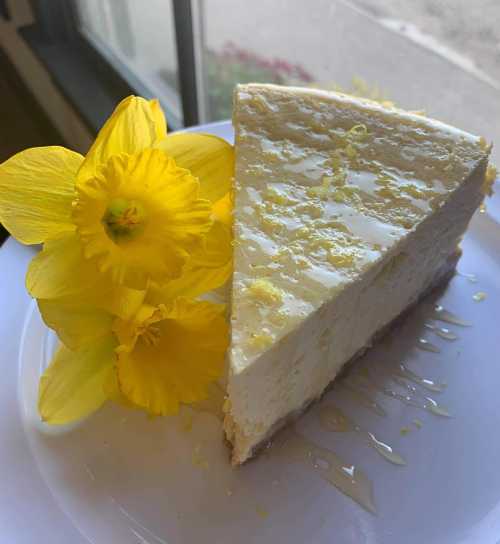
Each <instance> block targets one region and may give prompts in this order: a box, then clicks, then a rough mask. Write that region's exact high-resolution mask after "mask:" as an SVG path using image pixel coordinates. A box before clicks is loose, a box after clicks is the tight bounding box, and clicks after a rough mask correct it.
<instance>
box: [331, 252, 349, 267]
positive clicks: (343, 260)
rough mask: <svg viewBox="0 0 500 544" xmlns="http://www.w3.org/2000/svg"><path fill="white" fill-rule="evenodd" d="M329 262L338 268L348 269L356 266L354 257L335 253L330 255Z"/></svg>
mask: <svg viewBox="0 0 500 544" xmlns="http://www.w3.org/2000/svg"><path fill="white" fill-rule="evenodd" d="M327 260H328V262H329V263H330V264H333V266H335V267H338V268H348V267H350V266H353V264H354V256H353V255H342V254H341V255H339V254H336V253H333V252H330V253H329V254H328V256H327Z"/></svg>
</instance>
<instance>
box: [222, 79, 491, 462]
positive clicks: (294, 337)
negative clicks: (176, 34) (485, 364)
mask: <svg viewBox="0 0 500 544" xmlns="http://www.w3.org/2000/svg"><path fill="white" fill-rule="evenodd" d="M233 124H234V128H235V150H236V169H235V187H234V190H235V194H234V200H235V202H234V276H233V280H232V294H231V316H232V317H231V329H232V332H231V335H232V340H231V346H230V351H229V368H228V383H227V401H226V403H225V420H224V427H225V432H226V436H227V439H228V440H229V442H230V443H231V444H232V446H233V454H232V458H233V463H234V464H240V463H242V462H244V461H245V460H247V459H248V458H249V457H251V456H252V454H253V452H255V451H256V449H257V448H258V446H259V445H261V444H263V443H265V442H266V441H267V440H268V439H269V438H270V437H271V436H272V434H273V433H274V432H275V431H276V430H277V429H278V428H279V427H281V426H282V425H284V424H285V423H286V422H287V421H289V420H290V419H291V418H293V417H295V416H296V415H297V414H300V413H301V411H302V410H303V409H304V408H305V407H306V406H307V405H308V404H309V403H310V402H312V401H314V400H315V399H317V398H319V397H320V396H321V394H322V393H323V392H324V390H325V388H326V387H327V386H328V385H329V384H330V383H331V382H332V380H334V378H335V377H336V376H337V375H338V373H339V371H340V370H341V369H342V367H343V365H344V364H345V363H347V362H348V361H350V360H351V359H353V358H354V357H356V356H357V355H359V354H360V353H362V352H363V351H364V350H365V349H366V348H367V347H368V346H370V344H371V343H372V341H373V339H374V337H375V336H376V335H377V334H378V333H379V332H380V331H382V330H384V329H385V328H387V327H388V326H389V325H390V323H391V322H393V321H394V320H395V318H397V317H398V316H399V315H400V314H402V313H403V312H404V311H405V309H407V308H408V307H409V306H410V305H412V304H414V303H415V302H416V301H417V300H418V299H419V298H421V297H422V296H423V295H424V294H425V293H426V292H427V291H428V290H429V289H431V288H432V286H434V285H436V284H438V283H439V282H442V281H444V280H445V279H446V278H448V277H449V276H450V274H451V273H452V271H453V269H454V267H455V264H456V261H457V258H458V253H457V246H458V243H459V241H460V238H461V236H462V235H463V233H464V231H465V229H466V228H467V225H468V223H469V221H470V219H471V217H472V214H473V213H474V211H475V210H476V209H477V208H478V206H479V205H480V203H481V202H482V200H483V198H484V194H485V192H487V191H488V187H487V181H486V178H485V172H486V168H487V162H488V155H489V151H490V150H489V147H488V146H487V145H486V143H485V142H484V140H483V139H482V138H478V137H476V136H472V135H470V134H468V133H466V132H463V131H461V130H458V129H455V128H453V127H451V126H448V125H445V124H443V123H440V122H438V121H435V120H432V119H429V118H426V117H423V116H421V115H417V114H414V113H409V112H405V111H402V110H399V109H396V108H387V107H384V106H382V105H380V104H377V103H375V102H372V101H369V100H364V99H359V98H354V97H351V96H348V95H342V94H337V93H332V92H325V91H320V90H311V89H300V88H290V87H288V88H287V87H279V86H274V85H259V84H250V85H240V86H238V87H237V88H236V90H235V95H234V110H233Z"/></svg>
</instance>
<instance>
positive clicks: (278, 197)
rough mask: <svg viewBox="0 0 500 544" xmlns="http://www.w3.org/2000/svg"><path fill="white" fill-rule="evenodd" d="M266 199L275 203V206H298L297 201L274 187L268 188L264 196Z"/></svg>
mask: <svg viewBox="0 0 500 544" xmlns="http://www.w3.org/2000/svg"><path fill="white" fill-rule="evenodd" d="M264 199H265V200H267V201H269V202H273V203H274V204H279V205H281V206H288V205H291V204H297V201H296V200H294V199H291V198H289V197H288V196H286V195H284V194H283V193H281V192H279V191H278V190H277V189H275V188H274V187H268V188H267V189H266V192H265V194H264Z"/></svg>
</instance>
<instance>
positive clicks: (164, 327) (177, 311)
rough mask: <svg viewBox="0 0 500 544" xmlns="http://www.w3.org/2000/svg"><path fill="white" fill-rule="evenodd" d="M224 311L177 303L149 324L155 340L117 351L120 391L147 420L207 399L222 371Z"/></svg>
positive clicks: (140, 341) (225, 329) (202, 304)
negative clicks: (149, 417) (151, 325)
mask: <svg viewBox="0 0 500 544" xmlns="http://www.w3.org/2000/svg"><path fill="white" fill-rule="evenodd" d="M223 312H224V306H223V305H218V304H212V303H209V302H196V301H192V300H189V299H177V300H176V301H175V302H174V304H172V305H170V306H169V307H168V308H164V311H163V314H162V317H161V320H159V321H158V322H156V323H154V326H155V330H156V332H155V334H157V335H158V336H157V338H158V341H157V342H156V341H155V342H151V341H148V342H146V341H144V340H143V339H142V337H140V338H139V339H138V340H137V342H136V344H135V347H134V349H132V350H122V351H120V350H117V353H118V360H117V374H118V381H119V385H120V389H121V391H122V393H123V394H124V395H125V396H126V397H127V398H128V399H130V401H131V402H132V403H133V404H135V405H137V406H141V407H143V408H144V409H146V410H147V411H148V412H149V413H151V414H153V415H167V414H174V413H176V412H177V411H178V409H179V405H180V404H181V403H182V404H192V403H195V402H198V401H200V400H202V399H204V398H206V396H207V390H208V387H209V385H210V384H211V383H213V382H214V381H216V380H217V379H218V378H219V377H220V375H221V374H222V371H223V368H224V356H225V351H226V349H227V346H228V325H227V323H226V320H225V319H224V317H223Z"/></svg>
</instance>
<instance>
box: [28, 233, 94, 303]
mask: <svg viewBox="0 0 500 544" xmlns="http://www.w3.org/2000/svg"><path fill="white" fill-rule="evenodd" d="M98 280H99V276H98V271H97V268H96V266H95V264H94V263H92V262H90V261H89V260H87V259H85V258H84V257H83V253H82V249H81V246H80V242H79V239H78V236H77V235H76V234H75V233H70V234H66V235H64V236H61V237H59V238H54V239H52V240H49V241H48V242H46V243H45V244H44V247H43V249H42V251H40V253H38V255H36V256H35V257H34V258H33V260H32V261H31V263H30V265H29V268H28V273H27V275H26V288H27V290H28V292H29V293H30V294H31V296H33V297H35V298H41V299H51V298H59V297H64V296H71V295H75V294H78V293H81V292H82V291H83V290H85V289H90V288H91V287H92V286H93V285H95V284H96V282H97V281H98Z"/></svg>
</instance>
